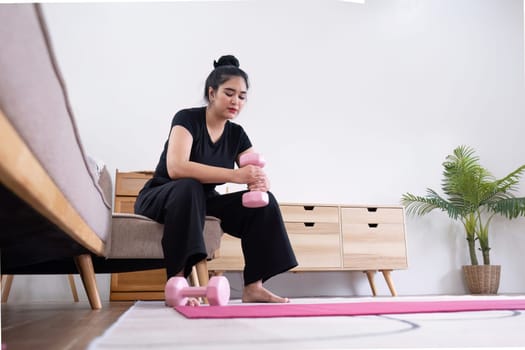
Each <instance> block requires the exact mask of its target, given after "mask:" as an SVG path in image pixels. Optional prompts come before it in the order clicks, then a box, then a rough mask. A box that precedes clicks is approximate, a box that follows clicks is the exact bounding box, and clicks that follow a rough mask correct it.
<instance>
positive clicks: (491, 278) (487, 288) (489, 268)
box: [463, 265, 501, 294]
mask: <svg viewBox="0 0 525 350" xmlns="http://www.w3.org/2000/svg"><path fill="white" fill-rule="evenodd" d="M500 273H501V266H500V265H465V266H463V275H464V276H465V282H467V287H468V289H469V291H470V293H471V294H497V293H498V288H499V279H500Z"/></svg>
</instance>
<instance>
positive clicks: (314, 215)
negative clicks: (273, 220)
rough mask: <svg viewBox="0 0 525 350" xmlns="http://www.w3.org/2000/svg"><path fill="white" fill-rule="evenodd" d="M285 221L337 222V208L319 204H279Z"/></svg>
mask: <svg viewBox="0 0 525 350" xmlns="http://www.w3.org/2000/svg"><path fill="white" fill-rule="evenodd" d="M280 208H281V213H282V215H283V220H284V221H285V222H335V223H338V222H339V208H338V207H333V206H319V205H287V204H284V205H281V206H280Z"/></svg>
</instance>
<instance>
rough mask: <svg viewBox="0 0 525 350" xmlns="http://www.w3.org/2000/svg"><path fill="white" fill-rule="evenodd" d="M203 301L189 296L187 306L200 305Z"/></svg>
mask: <svg viewBox="0 0 525 350" xmlns="http://www.w3.org/2000/svg"><path fill="white" fill-rule="evenodd" d="M200 305H201V302H200V301H199V299H197V298H188V301H186V306H200Z"/></svg>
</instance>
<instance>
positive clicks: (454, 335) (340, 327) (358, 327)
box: [89, 296, 525, 350]
mask: <svg viewBox="0 0 525 350" xmlns="http://www.w3.org/2000/svg"><path fill="white" fill-rule="evenodd" d="M469 298H480V297H478V296H477V297H471V296H439V297H396V298H388V300H389V301H393V300H398V301H407V300H464V299H469ZM483 298H497V299H503V298H505V299H509V298H514V296H509V297H505V296H494V297H483ZM515 298H521V299H523V296H519V297H515ZM379 299H382V298H381V297H379V298H350V299H346V298H337V299H332V298H322V299H294V300H293V302H294V303H315V302H317V303H334V302H359V301H373V300H379ZM230 304H240V303H239V301H232V302H231V303H230ZM239 306H240V307H242V305H239ZM203 307H206V306H203ZM294 348H295V349H387V348H388V349H432V348H439V349H458V348H461V349H464V348H484V349H490V348H493V349H502V348H514V349H516V348H518V349H525V311H481V312H453V313H431V314H404V315H388V316H358V317H306V318H258V319H200V320H190V319H186V318H184V317H183V316H182V315H180V314H179V313H178V312H177V311H175V310H174V309H172V308H169V307H166V306H164V302H137V303H136V304H135V305H133V306H132V307H131V308H130V309H129V310H128V311H127V312H126V313H124V314H123V315H122V316H121V317H120V319H119V320H118V321H117V322H116V323H115V324H114V325H113V326H112V327H111V328H109V329H108V330H107V331H106V332H105V333H104V334H103V335H102V336H101V337H100V338H97V339H96V340H94V341H93V342H92V343H91V345H90V347H89V349H90V350H107V349H265V350H266V349H272V350H274V349H287V350H290V349H294Z"/></svg>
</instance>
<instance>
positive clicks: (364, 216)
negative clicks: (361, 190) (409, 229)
mask: <svg viewBox="0 0 525 350" xmlns="http://www.w3.org/2000/svg"><path fill="white" fill-rule="evenodd" d="M341 216H342V220H343V223H345V222H352V223H354V224H373V223H376V224H378V223H396V224H402V223H404V220H405V219H404V213H403V208H402V207H399V208H395V207H354V208H352V207H344V208H341Z"/></svg>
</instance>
